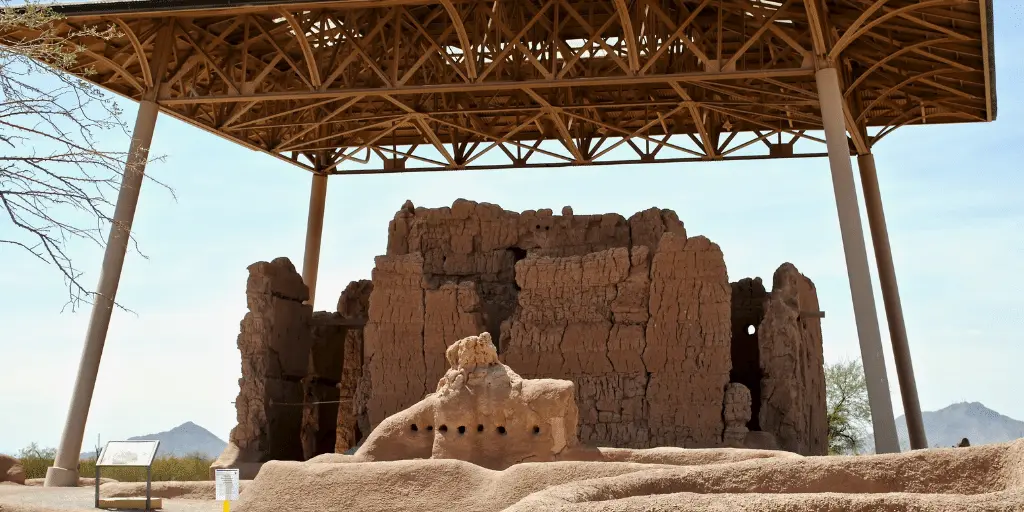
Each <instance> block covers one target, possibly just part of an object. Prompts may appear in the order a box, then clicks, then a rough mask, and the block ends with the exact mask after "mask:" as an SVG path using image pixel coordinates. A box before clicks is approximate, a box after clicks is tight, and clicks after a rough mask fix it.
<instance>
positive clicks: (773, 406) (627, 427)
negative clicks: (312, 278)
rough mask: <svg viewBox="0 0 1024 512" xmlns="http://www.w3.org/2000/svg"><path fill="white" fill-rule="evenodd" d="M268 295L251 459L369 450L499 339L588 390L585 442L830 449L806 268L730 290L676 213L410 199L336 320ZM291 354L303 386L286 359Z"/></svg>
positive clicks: (253, 376)
mask: <svg viewBox="0 0 1024 512" xmlns="http://www.w3.org/2000/svg"><path fill="white" fill-rule="evenodd" d="M282 260H283V262H282ZM268 269H272V270H273V271H272V272H268ZM268 279H269V280H271V281H274V280H279V281H281V282H282V283H283V284H282V285H280V286H284V284H287V285H288V286H296V282H295V280H296V279H298V285H301V278H299V277H298V274H297V273H296V272H295V270H294V268H293V267H292V266H291V264H290V263H287V260H286V259H278V260H274V262H271V263H262V262H261V263H257V264H254V265H253V266H251V267H250V283H253V282H254V281H259V282H262V281H261V280H264V281H265V280H268ZM275 282H276V281H275ZM251 288H253V286H250V291H249V292H248V293H249V295H250V301H249V305H250V313H249V314H247V315H246V320H243V323H242V335H240V336H239V348H240V350H241V351H242V354H243V378H242V379H241V381H240V388H241V391H240V393H239V402H238V403H239V404H241V405H238V420H239V426H238V427H236V429H235V430H234V431H233V432H232V436H231V441H232V444H233V445H235V444H237V448H239V449H240V448H247V449H249V450H251V451H252V453H250V454H248V455H247V457H248V458H249V459H256V458H259V459H263V460H267V459H272V458H280V459H306V458H309V457H310V456H311V454H313V455H315V454H317V453H324V452H326V451H338V452H343V451H345V450H348V449H350V448H352V447H353V446H355V444H356V443H357V442H359V440H360V439H361V438H362V437H363V436H365V435H367V434H368V433H369V432H370V430H371V429H372V428H373V427H374V426H376V425H377V424H379V423H380V422H382V421H383V420H384V419H385V418H387V417H388V416H390V415H392V414H395V413H397V412H399V411H401V410H403V409H405V408H406V407H409V406H411V405H413V404H415V403H417V402H418V401H420V400H421V399H422V398H423V397H424V396H425V395H427V394H428V393H431V392H433V391H434V389H433V388H434V386H435V385H436V383H437V382H438V380H439V379H440V378H441V377H442V376H443V375H444V372H445V370H446V368H447V364H446V361H445V348H446V347H447V346H448V345H449V344H450V343H452V341H454V340H458V339H461V338H465V337H468V336H473V335H476V334H479V333H480V332H489V333H490V334H491V337H492V339H494V340H497V342H496V344H497V350H498V354H499V356H500V357H501V359H502V361H503V362H504V363H505V364H508V365H510V366H512V367H515V368H516V369H517V370H519V371H520V373H521V374H522V376H523V377H524V378H559V379H567V380H571V381H572V382H573V383H575V385H576V397H577V406H578V408H579V413H580V421H579V432H578V435H579V439H580V441H581V442H583V443H585V444H590V445H599V446H616V447H630V448H647V447H655V446H684V447H714V446H751V447H764V448H771V447H775V446H778V447H781V448H783V449H786V450H791V451H795V452H798V453H802V454H807V455H815V454H824V453H825V451H826V444H825V436H826V434H827V427H826V424H825V412H824V374H823V359H822V355H821V350H822V349H821V326H820V316H821V314H820V312H819V311H818V304H817V297H816V294H815V291H814V286H813V284H812V283H811V282H810V280H809V279H807V278H806V277H805V276H803V275H801V274H800V273H799V272H798V271H797V270H796V268H795V267H794V266H792V265H790V264H784V265H783V266H781V267H780V268H779V270H778V271H777V272H776V273H775V276H774V280H773V290H772V291H771V292H768V291H766V290H765V289H764V287H763V285H762V283H761V281H760V279H743V280H740V281H737V282H733V283H730V281H729V279H728V275H727V272H726V267H725V262H724V257H723V254H722V251H721V249H720V248H719V247H718V246H717V245H716V244H714V243H712V242H711V241H710V240H708V239H706V238H704V237H700V236H697V237H688V236H687V234H686V230H685V228H684V226H683V223H682V222H680V221H679V219H678V217H677V216H676V215H675V213H674V212H672V211H671V210H661V209H656V208H652V209H649V210H645V211H643V212H639V213H637V214H635V215H633V216H631V217H630V218H629V219H626V218H624V217H623V216H621V215H617V214H605V215H574V214H573V213H572V210H571V208H568V207H566V208H564V209H563V210H562V214H561V215H555V214H553V212H552V211H551V210H537V211H526V212H522V213H517V212H510V211H506V210H503V209H501V208H500V207H498V206H496V205H492V204H487V203H475V202H472V201H466V200H458V201H456V202H455V203H454V204H453V205H452V206H451V207H450V208H430V209H428V208H416V207H414V206H413V205H412V204H411V203H409V202H406V204H405V205H403V207H402V208H401V210H399V212H398V213H397V214H396V215H395V217H394V220H392V221H391V223H390V225H389V229H388V244H387V253H386V254H385V255H382V256H378V257H377V258H376V260H375V265H374V269H373V273H372V279H371V280H369V281H365V280H364V281H357V282H353V283H352V284H350V285H349V286H348V287H347V288H346V290H345V292H344V293H343V294H342V296H341V299H340V300H339V306H338V310H337V311H336V312H334V313H325V312H318V313H313V312H312V310H311V308H310V307H309V306H308V305H303V304H302V300H304V297H305V296H304V295H303V294H302V293H298V292H296V291H291V292H289V294H284V295H283V296H282V297H278V296H277V295H275V293H274V292H273V290H272V288H273V286H270V287H269V288H271V291H270V292H269V293H268V292H264V291H259V290H255V291H254V290H251ZM263 288H268V287H267V286H266V285H264V286H263ZM302 291H303V292H304V287H303V290H302ZM257 292H258V293H257ZM254 293H255V294H256V295H255V297H256V298H258V299H259V300H254V299H253V297H254V295H253V294H254ZM254 307H255V309H254ZM284 317H288V318H287V319H284ZM264 318H269V319H274V320H273V321H267V320H263V319H264ZM304 323H305V329H304V328H303V324H304ZM364 324H365V325H364ZM260 329H262V331H260ZM261 332H262V334H260V333H261ZM285 339H290V340H291V341H290V342H285V341H284V340H285ZM283 346H287V347H288V348H287V349H284V348H282V347H283ZM282 351H285V352H288V354H287V357H284V356H282V355H281V352H282ZM794 354H795V355H796V357H793V355H794ZM282 357H284V359H285V360H287V361H288V362H289V364H288V367H287V371H284V370H283V369H282V370H278V369H277V368H278V366H276V365H274V364H268V363H267V361H273V360H275V359H281V358H282ZM299 360H302V361H304V363H305V364H303V365H300V364H299ZM247 366H248V367H249V368H250V369H249V370H246V368H247ZM253 368H268V369H264V370H259V371H255V370H253ZM254 396H255V397H261V398H260V400H255V399H253V398H250V397H254ZM296 402H298V403H299V404H305V405H300V406H295V405H281V404H285V403H290V404H294V403H296ZM250 403H255V404H257V405H255V406H253V405H250ZM275 403H276V404H278V405H273V404H275ZM253 410H255V411H257V412H256V413H254V412H252V411H253Z"/></svg>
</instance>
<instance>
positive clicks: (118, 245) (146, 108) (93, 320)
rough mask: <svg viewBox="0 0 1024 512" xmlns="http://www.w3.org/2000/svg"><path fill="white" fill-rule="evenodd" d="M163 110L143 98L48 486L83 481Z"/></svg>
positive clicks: (69, 485)
mask: <svg viewBox="0 0 1024 512" xmlns="http://www.w3.org/2000/svg"><path fill="white" fill-rule="evenodd" d="M159 111H160V109H159V107H158V106H157V104H156V102H154V101H145V100H144V101H142V102H140V103H139V113H138V116H137V117H136V118H135V129H134V131H133V132H132V142H131V146H129V150H128V159H127V161H126V164H125V170H124V175H123V177H122V179H121V189H120V191H119V192H118V194H117V205H116V206H115V207H114V219H113V222H111V225H110V234H109V236H108V238H107V247H106V250H104V252H103V267H102V269H101V270H100V281H99V285H98V286H97V289H96V298H95V302H94V303H93V306H92V316H90V317H89V329H88V331H87V332H86V335H85V347H84V348H83V349H82V359H81V361H80V362H79V364H78V377H77V378H76V379H75V389H74V391H73V392H72V394H71V405H70V407H69V408H68V416H67V421H66V422H65V423H64V433H63V434H62V435H61V438H60V446H59V447H58V448H57V457H56V459H55V460H54V463H53V467H51V468H48V469H47V470H46V480H45V483H44V485H46V486H47V487H75V486H77V485H78V459H79V453H80V452H81V451H82V437H83V436H84V435H85V423H86V420H87V419H88V417H89V406H90V404H91V403H92V394H93V390H94V389H95V388H96V375H97V374H98V373H99V369H100V358H101V357H102V356H103V345H104V344H105V343H106V340H107V328H108V327H110V315H111V313H112V312H113V309H114V300H115V297H116V295H117V286H118V284H119V283H120V281H121V269H122V268H123V267H124V257H125V252H126V251H127V250H128V241H129V239H130V237H131V229H132V221H133V220H134V219H135V207H136V206H137V205H138V203H139V191H140V190H141V187H142V181H143V177H144V173H145V170H146V161H147V160H148V155H149V145H150V143H151V142H152V141H153V130H154V129H155V128H156V118H157V113H159Z"/></svg>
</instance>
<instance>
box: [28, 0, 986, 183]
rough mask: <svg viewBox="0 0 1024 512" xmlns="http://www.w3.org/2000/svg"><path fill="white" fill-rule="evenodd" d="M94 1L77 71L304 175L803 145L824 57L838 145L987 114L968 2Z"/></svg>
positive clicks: (688, 156)
mask: <svg viewBox="0 0 1024 512" xmlns="http://www.w3.org/2000/svg"><path fill="white" fill-rule="evenodd" d="M105 5H106V7H104V4H92V6H91V8H85V7H83V6H59V7H58V9H60V10H63V11H64V12H65V14H66V15H68V18H67V20H66V21H65V22H64V23H63V25H62V26H61V27H60V30H62V31H63V33H65V34H67V35H72V34H75V33H76V32H79V31H81V29H83V28H86V27H92V26H106V25H109V24H114V25H116V26H117V28H118V30H119V32H120V37H117V38H115V39H113V40H107V41H103V40H100V39H95V38H88V37H85V38H79V39H78V40H77V41H78V42H79V43H80V44H82V45H84V46H85V48H86V49H85V52H84V57H83V58H82V59H81V60H80V62H79V64H78V68H76V70H75V72H76V73H80V74H82V75H83V76H85V77H86V78H87V79H88V80H90V81H93V82H95V83H97V84H99V85H100V86H102V87H105V88H107V89H110V90H112V91H115V92H117V93H119V94H122V95H124V96H127V97H131V98H134V99H141V98H143V95H144V94H146V93H155V98H156V102H157V103H158V104H159V105H160V107H161V110H163V111H164V112H166V113H169V114H171V115H173V116H175V117H177V118H179V119H182V120H185V121H186V122H188V123H191V124H193V125H196V126H199V127H202V128H204V129H206V130H209V131H211V132H214V133H216V134H218V135H220V136H222V137H225V138H227V139H229V140H232V141H234V142H237V143H239V144H242V145H244V146H246V147H249V148H252V149H255V150H259V151H263V152H266V153H269V154H272V155H274V156H276V157H278V158H281V159H283V160H286V161H288V162H290V163H293V164H295V165H297V166H299V167H303V168H305V169H308V170H311V171H315V172H319V173H328V174H332V173H344V172H360V173H362V172H402V171H414V170H434V169H470V168H508V167H547V166H557V165H589V164H602V163H645V162H657V161H689V160H728V159H733V158H785V157H794V156H820V155H822V154H823V153H822V152H823V151H824V146H823V145H820V147H818V148H812V149H816V150H817V151H818V152H808V151H807V150H806V149H805V148H806V147H807V144H797V143H798V142H809V143H822V142H824V141H823V139H822V137H821V135H820V134H819V135H813V133H814V132H817V131H820V130H821V128H822V121H821V114H820V112H819V108H818V95H817V91H816V88H815V82H814V72H815V70H816V69H817V68H820V67H821V66H823V65H832V64H836V65H837V67H838V68H839V70H840V74H841V81H842V85H843V88H844V91H845V92H844V101H845V102H846V105H845V106H846V107H847V108H846V111H847V112H846V117H847V120H846V121H847V126H848V129H849V132H850V133H851V137H850V146H851V151H852V152H857V153H861V154H863V153H867V152H868V151H869V149H870V146H871V145H872V144H874V143H875V142H877V141H878V140H879V139H881V138H883V137H885V136H886V135H887V134H889V133H891V132H892V131H893V130H895V129H896V128H899V127H902V126H905V125H910V124H925V123H928V124H931V123H947V122H971V121H985V120H989V119H991V117H992V116H993V112H994V106H993V105H992V101H993V98H992V94H991V93H990V73H989V65H990V63H989V54H988V51H987V49H986V46H987V45H988V42H987V41H986V40H985V38H986V37H987V31H986V28H985V22H984V16H983V14H984V13H983V12H982V11H983V9H984V5H983V4H982V3H979V1H978V0H922V1H918V0H888V1H887V0H870V1H869V0H830V1H827V2H826V1H823V0H779V1H773V0H609V1H596V0H593V1H578V0H516V1H509V0H504V1H477V0H469V1H458V0H440V1H435V2H425V1H414V0H406V1H374V2H369V1H333V2H315V3H303V4H295V3H280V4H275V5H265V6H246V7H234V8H213V7H202V6H200V5H198V4H196V5H191V6H189V5H185V4H183V3H182V2H177V3H176V4H174V5H177V7H174V8H170V7H167V8H164V9H163V10H161V11H156V12H154V10H153V9H149V8H146V9H139V10H132V9H129V8H127V7H121V8H119V7H117V6H119V5H120V6H130V5H133V3H131V2H128V3H122V4H105ZM154 5H160V4H154ZM97 6H98V7H97ZM104 9H105V10H104ZM154 9H155V8H154ZM25 32H26V34H25V35H27V36H30V35H31V34H29V33H28V32H29V31H27V30H25ZM161 37H169V38H171V41H170V51H169V52H164V53H163V54H164V55H167V57H166V62H165V64H166V65H165V66H154V62H153V60H154V59H155V58H157V57H155V56H156V52H157V47H158V39H159V38H161ZM154 69H162V70H163V71H162V72H161V73H160V74H159V76H154V71H153V70H154ZM87 70H93V71H94V73H92V74H87V73H86V71H87ZM869 127H870V128H872V132H871V134H870V135H869V132H868V128H869ZM545 141H554V142H551V143H544V142H545ZM485 155H486V158H484V157H485ZM353 166H355V168H356V169H355V170H351V169H350V168H352V167H353ZM345 169H350V170H345Z"/></svg>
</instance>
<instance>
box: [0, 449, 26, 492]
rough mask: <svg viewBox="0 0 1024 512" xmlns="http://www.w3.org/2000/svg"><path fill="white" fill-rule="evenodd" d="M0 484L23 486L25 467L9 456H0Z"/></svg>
mask: <svg viewBox="0 0 1024 512" xmlns="http://www.w3.org/2000/svg"><path fill="white" fill-rule="evenodd" d="M0 482H12V483H16V484H22V485H24V484H25V467H24V466H22V465H21V461H20V460H18V459H15V458H14V457H11V456H9V455H0Z"/></svg>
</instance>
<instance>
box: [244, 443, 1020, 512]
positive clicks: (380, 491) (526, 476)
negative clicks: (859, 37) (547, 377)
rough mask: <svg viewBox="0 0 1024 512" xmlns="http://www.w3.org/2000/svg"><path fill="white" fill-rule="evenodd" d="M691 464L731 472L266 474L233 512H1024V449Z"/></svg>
mask: <svg viewBox="0 0 1024 512" xmlns="http://www.w3.org/2000/svg"><path fill="white" fill-rule="evenodd" d="M637 451H641V450H637ZM686 452H700V453H701V454H702V455H701V456H702V457H707V455H708V454H719V455H721V456H723V458H724V460H723V461H721V462H718V463H715V462H714V461H713V460H709V461H708V462H706V463H699V464H695V465H680V466H676V465H668V464H639V463H624V462H546V463H525V464H518V465H515V466H512V467H510V468H508V469H505V470H504V471H493V470H488V469H485V468H482V467H479V466H476V465H473V464H470V463H467V462H463V461H458V460H434V459H428V460H407V461H393V462H369V463H367V462H352V463H330V462H323V463H311V462H305V463H301V462H269V463H267V464H266V465H264V467H263V470H262V471H261V472H260V474H259V476H257V478H256V480H255V481H254V482H253V483H252V485H251V486H250V487H249V489H248V490H246V492H244V493H243V494H242V496H241V500H240V501H239V506H238V510H239V511H241V512H256V511H270V510H291V511H304V510H309V511H314V510H341V509H344V510H352V511H363V510H365V511H371V510H388V511H404V510H409V511H412V510H416V511H420V510H460V511H481V512H482V511H502V510H503V511H508V512H511V511H517V512H520V511H521V512H525V511H531V512H534V511H545V510H560V511H565V510H604V511H627V510H650V511H661V510H665V511H668V510H691V511H722V512H738V511H787V512H794V511H795V512H804V511H806V512H811V511H820V510H828V511H831V512H839V511H934V512H940V511H941V512H947V511H952V512H958V511H963V512H966V511H972V512H973V511H993V512H994V511H1001V512H1002V511H1005V512H1010V511H1019V510H1024V440H1019V441H1017V442H1015V443H1008V444H1002V445H987V446H980V447H970V448H958V449H952V448H946V449H933V450H922V451H915V452H909V453H902V454H895V455H871V456H858V457H801V456H798V455H793V454H786V456H783V457H769V458H756V459H747V460H734V459H731V458H729V457H728V456H729V454H736V453H741V452H747V453H756V452H754V451H750V450H735V449H729V448H719V449H709V450H678V453H680V454H682V453H686ZM767 453H782V452H767Z"/></svg>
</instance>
